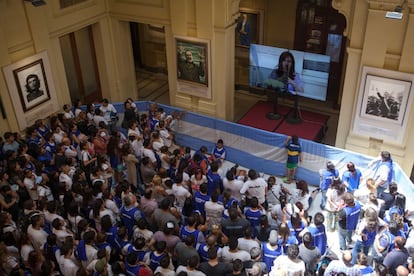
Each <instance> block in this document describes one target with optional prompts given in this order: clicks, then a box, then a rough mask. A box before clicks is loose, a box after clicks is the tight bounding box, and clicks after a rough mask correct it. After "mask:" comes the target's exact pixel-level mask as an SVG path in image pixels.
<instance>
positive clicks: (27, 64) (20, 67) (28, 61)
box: [3, 51, 59, 130]
mask: <svg viewBox="0 0 414 276" xmlns="http://www.w3.org/2000/svg"><path fill="white" fill-rule="evenodd" d="M3 73H4V77H5V79H6V83H7V88H8V90H9V95H10V100H11V102H12V103H13V109H14V111H15V112H14V113H15V115H16V120H17V122H18V124H19V127H20V130H23V129H25V128H27V127H28V126H30V125H32V124H33V123H34V121H35V120H36V119H43V118H46V117H48V116H50V115H51V114H53V113H55V112H57V111H58V110H59V105H58V101H57V95H56V89H55V85H54V82H53V78H52V70H51V68H50V64H49V58H48V55H47V52H46V51H43V52H39V53H37V54H34V55H32V56H29V57H26V58H24V59H22V60H19V61H17V62H15V63H12V64H9V65H6V66H4V67H3Z"/></svg>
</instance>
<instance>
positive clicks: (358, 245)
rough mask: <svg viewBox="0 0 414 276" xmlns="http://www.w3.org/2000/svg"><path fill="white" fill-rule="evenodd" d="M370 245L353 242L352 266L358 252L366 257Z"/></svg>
mask: <svg viewBox="0 0 414 276" xmlns="http://www.w3.org/2000/svg"><path fill="white" fill-rule="evenodd" d="M371 246H372V245H364V244H363V243H362V241H360V240H357V241H356V242H355V246H354V249H352V264H356V262H357V257H358V253H359V252H364V254H365V255H367V256H368V252H369V249H370V248H371Z"/></svg>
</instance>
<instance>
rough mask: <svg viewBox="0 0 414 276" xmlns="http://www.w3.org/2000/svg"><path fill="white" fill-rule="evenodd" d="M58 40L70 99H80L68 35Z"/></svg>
mask: <svg viewBox="0 0 414 276" xmlns="http://www.w3.org/2000/svg"><path fill="white" fill-rule="evenodd" d="M59 42H60V48H61V50H62V57H63V63H64V65H65V71H66V80H67V83H68V86H69V92H70V96H71V98H72V100H73V99H80V98H82V97H81V92H80V91H79V84H78V79H77V77H76V67H75V63H74V59H73V54H72V47H71V43H70V35H65V36H62V37H60V38H59Z"/></svg>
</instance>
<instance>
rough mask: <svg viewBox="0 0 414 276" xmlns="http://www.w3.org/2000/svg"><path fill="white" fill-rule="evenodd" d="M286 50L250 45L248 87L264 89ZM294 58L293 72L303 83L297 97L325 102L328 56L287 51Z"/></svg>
mask: <svg viewBox="0 0 414 276" xmlns="http://www.w3.org/2000/svg"><path fill="white" fill-rule="evenodd" d="M284 51H288V49H284V48H278V47H271V46H265V45H259V44H251V45H250V53H249V59H250V68H249V85H250V87H252V88H256V89H266V88H267V87H266V84H265V83H266V80H267V79H268V78H269V76H270V73H271V72H272V70H273V69H275V68H277V64H278V61H279V55H280V54H281V53H282V52H284ZM289 51H290V52H291V53H292V54H293V56H294V58H295V71H296V73H297V74H300V77H301V79H302V82H303V89H304V92H303V93H298V95H299V96H302V97H306V98H311V99H315V100H320V101H326V94H327V88H328V80H329V64H330V56H326V55H319V54H313V53H306V52H302V51H296V50H289Z"/></svg>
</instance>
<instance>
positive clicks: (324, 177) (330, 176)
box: [319, 161, 339, 210]
mask: <svg viewBox="0 0 414 276" xmlns="http://www.w3.org/2000/svg"><path fill="white" fill-rule="evenodd" d="M320 176H321V182H320V185H319V189H320V191H321V192H322V200H321V205H320V207H321V209H322V210H325V206H326V202H327V200H328V197H327V196H326V192H327V191H328V188H329V187H330V186H331V184H332V182H333V180H334V178H337V177H338V176H339V171H338V170H337V169H336V168H335V165H334V164H333V163H332V162H331V161H328V162H327V163H326V169H325V170H321V171H320Z"/></svg>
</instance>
